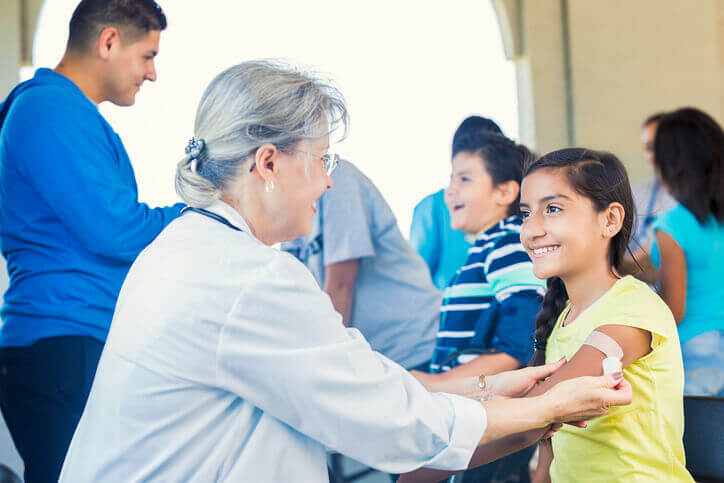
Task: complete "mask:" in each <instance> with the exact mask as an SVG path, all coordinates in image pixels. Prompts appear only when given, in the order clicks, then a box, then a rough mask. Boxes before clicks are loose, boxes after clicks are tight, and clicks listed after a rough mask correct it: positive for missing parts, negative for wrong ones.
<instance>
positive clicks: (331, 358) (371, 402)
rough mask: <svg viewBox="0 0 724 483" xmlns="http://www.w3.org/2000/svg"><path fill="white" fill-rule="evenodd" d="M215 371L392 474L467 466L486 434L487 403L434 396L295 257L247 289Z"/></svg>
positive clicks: (278, 413)
mask: <svg viewBox="0 0 724 483" xmlns="http://www.w3.org/2000/svg"><path fill="white" fill-rule="evenodd" d="M216 371H217V384H218V385H219V386H221V387H223V388H225V389H226V390H229V391H231V392H233V393H235V394H238V395H239V396H240V397H242V398H244V399H245V400H246V401H248V402H250V403H252V404H254V405H255V406H257V407H259V408H260V409H262V410H263V411H265V412H266V413H267V414H269V415H271V416H273V417H275V418H277V419H279V420H280V421H282V422H284V423H286V424H288V425H289V426H291V427H293V428H294V429H296V430H297V431H299V432H301V433H303V434H305V435H307V436H308V437H310V438H312V439H314V440H316V441H318V442H319V443H321V444H323V445H324V446H326V447H327V448H328V449H330V450H334V451H337V452H340V453H342V454H345V455H348V456H350V457H352V458H354V459H356V460H358V461H360V462H362V463H364V464H366V465H368V466H371V467H374V468H377V469H380V470H382V471H386V472H391V473H403V472H407V471H411V470H414V469H416V468H419V467H422V466H427V467H432V468H438V469H446V470H460V469H463V468H466V467H467V465H468V463H469V461H470V458H471V456H472V453H473V451H474V449H475V447H476V445H477V443H478V442H479V440H480V438H481V437H482V435H483V432H484V431H485V426H486V415H485V410H484V408H483V406H482V405H481V404H480V403H478V402H477V401H474V400H470V399H465V398H462V397H458V396H453V395H446V394H430V393H428V392H427V391H426V390H425V389H424V387H423V386H422V385H421V384H420V383H419V382H417V381H416V380H415V379H414V378H413V377H412V376H411V375H410V374H409V373H408V372H407V371H405V370H404V369H403V368H402V367H401V366H399V365H397V364H395V363H394V362H392V361H390V360H389V359H387V358H385V357H384V356H382V355H381V354H379V353H376V352H374V351H372V349H371V348H370V346H369V344H368V343H367V341H366V340H365V339H364V337H363V336H362V335H361V334H360V333H359V331H357V330H356V329H345V328H344V327H343V325H342V319H341V316H340V315H339V314H337V313H336V312H334V308H333V307H332V304H331V302H330V300H329V297H328V296H327V295H326V294H325V293H324V292H322V291H321V290H320V289H319V288H318V286H317V284H316V283H315V281H314V278H313V277H312V275H311V274H310V273H309V271H308V270H307V269H306V268H305V267H304V266H303V265H302V264H301V263H299V262H298V261H297V260H295V259H294V258H293V257H291V256H290V255H288V254H286V253H279V256H278V257H275V258H274V260H273V261H272V262H270V263H268V264H267V265H266V266H264V267H263V268H262V269H260V270H259V272H258V273H257V275H256V277H255V278H254V281H253V282H251V283H250V284H248V285H246V286H245V287H244V288H243V289H242V290H241V292H240V294H239V296H238V298H237V300H236V301H235V303H234V306H233V308H232V309H231V311H230V313H229V315H228V317H227V320H226V322H225V325H224V327H223V329H222V331H221V334H220V336H219V344H218V355H217V368H216Z"/></svg>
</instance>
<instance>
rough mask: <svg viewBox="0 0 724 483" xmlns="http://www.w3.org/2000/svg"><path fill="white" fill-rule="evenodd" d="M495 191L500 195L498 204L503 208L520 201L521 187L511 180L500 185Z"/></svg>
mask: <svg viewBox="0 0 724 483" xmlns="http://www.w3.org/2000/svg"><path fill="white" fill-rule="evenodd" d="M495 190H496V192H497V193H498V204H500V205H501V206H510V205H512V204H513V203H515V202H516V200H517V199H518V195H519V194H520V185H519V184H518V182H516V181H513V180H512V179H511V180H508V181H503V182H502V183H500V184H498V186H496V187H495Z"/></svg>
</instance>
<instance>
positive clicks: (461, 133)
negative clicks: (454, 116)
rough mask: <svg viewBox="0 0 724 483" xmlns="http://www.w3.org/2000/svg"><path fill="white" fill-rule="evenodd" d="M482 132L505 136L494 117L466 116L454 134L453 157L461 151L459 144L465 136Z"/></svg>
mask: <svg viewBox="0 0 724 483" xmlns="http://www.w3.org/2000/svg"><path fill="white" fill-rule="evenodd" d="M481 132H484V133H488V134H497V135H498V136H503V131H502V130H501V129H500V126H498V125H497V124H496V123H495V121H493V120H492V119H488V118H487V117H482V116H469V117H466V118H465V119H464V120H463V122H461V123H460V125H459V126H458V128H457V129H456V130H455V134H453V141H452V157H453V158H454V157H455V155H456V154H457V153H459V152H460V151H461V149H460V146H459V144H460V141H461V140H462V139H463V138H466V137H468V136H470V135H471V134H478V133H481Z"/></svg>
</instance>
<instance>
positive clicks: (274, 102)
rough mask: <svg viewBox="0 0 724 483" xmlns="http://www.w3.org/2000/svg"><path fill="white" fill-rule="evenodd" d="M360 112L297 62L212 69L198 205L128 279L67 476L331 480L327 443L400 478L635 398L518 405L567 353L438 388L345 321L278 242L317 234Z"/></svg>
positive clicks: (570, 395)
mask: <svg viewBox="0 0 724 483" xmlns="http://www.w3.org/2000/svg"><path fill="white" fill-rule="evenodd" d="M346 124H347V113H346V109H345V104H344V101H343V99H342V96H341V95H340V93H339V92H338V91H337V90H336V89H334V88H333V87H331V86H329V85H327V84H325V83H324V82H322V81H320V80H317V79H315V78H313V77H312V76H310V75H306V74H303V73H300V72H297V71H295V70H294V69H291V68H288V67H285V66H281V65H278V64H274V63H271V62H265V61H255V62H245V63H242V64H239V65H236V66H234V67H231V68H230V69H228V70H226V71H224V72H222V73H221V74H220V75H219V76H217V77H216V78H215V79H214V80H213V81H212V83H211V85H210V86H209V87H208V88H207V89H206V92H205V93H204V95H203V98H202V99H201V102H200V104H199V108H198V113H197V116H196V124H195V128H194V131H195V138H194V139H192V141H191V142H190V143H189V146H188V148H187V156H186V157H184V159H183V160H182V161H181V162H180V163H179V166H178V171H177V176H176V187H177V191H178V193H179V194H180V195H181V197H182V198H183V199H184V201H186V202H187V203H188V205H189V208H188V209H187V211H188V212H187V213H186V214H185V215H183V216H181V217H180V218H179V219H178V220H176V221H174V222H173V223H171V224H170V225H169V226H168V227H167V228H166V229H165V230H164V231H163V232H162V233H161V234H160V235H159V236H158V238H157V239H156V240H155V241H154V242H153V243H152V244H151V245H150V246H149V247H148V248H147V249H146V250H144V252H143V253H141V255H140V256H139V257H138V259H137V260H136V262H135V263H134V264H133V267H132V268H131V270H130V272H129V274H128V277H127V278H126V281H125V283H124V285H123V289H122V291H121V295H120V298H119V300H118V304H117V306H116V312H115V316H114V319H113V323H112V326H111V330H110V334H109V336H108V342H107V343H106V346H105V350H104V352H103V356H102V358H101V362H100V365H99V367H98V372H97V374H96V378H95V382H94V385H93V389H92V391H91V395H90V398H89V400H88V404H87V406H86V409H85V412H84V414H83V417H82V419H81V422H80V424H79V426H78V429H77V430H76V433H75V436H74V438H73V442H72V443H71V446H70V449H69V451H68V455H67V457H66V461H65V465H64V468H63V472H62V475H61V480H63V481H72V482H79V481H146V480H163V481H204V482H205V481H218V480H228V481H263V482H271V481H283V482H287V481H310V482H318V481H326V480H327V472H326V468H325V451H326V450H327V449H330V450H334V451H338V452H340V453H343V454H346V455H349V456H351V457H353V458H355V459H357V460H359V461H361V462H363V463H365V464H367V465H369V466H372V467H375V468H379V469H382V470H384V471H388V472H396V473H401V472H406V471H410V470H413V469H415V468H419V467H421V466H431V467H435V468H440V469H446V470H458V469H462V468H465V467H466V466H467V465H468V462H469V461H470V459H471V456H472V454H473V452H474V450H475V449H476V447H478V446H480V445H481V444H483V443H489V442H491V441H493V440H496V439H499V438H502V437H505V436H506V435H510V434H513V433H517V432H521V431H526V430H531V429H534V428H546V427H550V426H551V425H552V424H554V423H557V422H561V421H567V420H580V419H585V418H589V417H593V416H596V415H599V414H602V413H603V412H605V408H607V407H608V406H609V405H610V404H627V403H628V402H630V399H631V392H630V386H628V385H627V384H626V383H625V382H624V383H623V384H622V385H621V386H620V387H623V389H618V390H615V389H612V387H613V386H614V385H615V384H616V383H617V381H616V380H614V378H613V377H611V376H606V377H601V378H588V379H576V380H571V381H567V382H565V383H561V384H560V385H558V386H556V387H554V388H553V389H551V390H550V391H549V392H548V393H546V394H544V395H542V396H539V397H536V398H521V399H507V398H510V397H515V396H522V395H524V394H525V393H526V392H527V391H528V390H529V389H530V388H531V387H532V386H533V385H535V383H536V381H537V380H539V379H542V378H544V377H546V376H547V375H549V374H551V373H552V372H553V371H554V370H555V369H557V368H558V367H559V366H560V364H558V365H549V366H542V367H538V368H531V369H524V370H521V371H516V372H510V373H503V374H501V375H498V376H493V377H489V378H487V379H482V378H481V379H480V381H482V382H479V379H478V378H474V379H473V380H461V381H459V382H458V384H453V386H452V387H451V388H450V390H452V391H455V392H460V393H464V394H465V395H467V396H470V397H463V396H455V395H449V394H444V393H431V392H428V391H426V390H425V388H424V387H423V386H422V385H421V384H420V383H418V382H417V381H416V380H415V379H414V378H413V377H412V376H410V375H409V374H408V373H407V372H406V371H405V370H404V369H402V368H401V367H400V366H398V365H397V364H395V363H393V362H391V361H389V360H388V359H386V358H385V357H383V356H381V355H380V354H377V353H375V352H373V351H372V350H371V349H370V347H369V345H368V344H367V342H366V341H365V340H364V338H363V337H362V336H361V335H360V334H359V332H357V331H356V330H355V329H345V328H344V327H343V325H342V322H341V319H340V316H339V314H337V313H335V311H334V309H333V307H332V304H331V303H330V300H329V298H328V297H327V296H326V295H325V294H324V293H323V292H322V291H321V290H320V289H319V287H318V285H317V284H316V282H315V280H314V278H313V277H312V275H311V274H310V273H309V272H308V271H307V269H306V268H305V267H304V266H303V265H302V264H301V263H300V262H299V261H297V260H296V259H295V258H293V257H292V256H291V255H289V254H286V253H283V252H280V251H277V250H275V249H274V248H272V247H271V245H273V244H275V243H277V242H281V241H283V240H290V239H293V238H296V237H299V236H302V235H304V234H306V233H308V232H309V230H310V228H311V222H312V217H313V215H314V211H315V208H314V205H315V202H316V200H317V199H318V198H319V197H320V196H321V195H322V193H323V192H324V191H325V190H327V189H329V188H331V187H332V185H333V181H332V178H331V177H330V174H331V172H332V171H333V169H334V167H335V161H336V158H335V157H334V156H331V155H329V154H328V153H327V150H328V148H329V134H330V132H331V131H333V130H334V129H335V128H336V127H337V126H342V127H346ZM481 398H483V399H485V401H483V402H481V401H480V400H481ZM495 456H496V455H491V458H492V457H495Z"/></svg>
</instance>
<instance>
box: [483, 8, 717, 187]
mask: <svg viewBox="0 0 724 483" xmlns="http://www.w3.org/2000/svg"><path fill="white" fill-rule="evenodd" d="M492 1H493V5H494V6H495V8H496V12H497V13H498V20H499V23H500V25H501V34H502V37H503V42H504V44H505V51H506V55H507V56H508V58H509V59H511V60H513V61H514V62H515V63H516V66H517V73H518V103H519V107H518V110H519V113H520V133H521V141H522V142H524V143H526V144H528V145H529V146H530V147H532V148H534V149H536V150H537V151H538V152H545V151H549V150H552V149H556V148H559V147H564V146H568V145H577V146H585V147H590V148H594V149H605V150H609V151H612V152H614V153H615V154H617V155H618V156H619V157H620V158H621V159H622V161H623V162H624V163H625V164H626V166H627V168H628V170H629V174H630V176H631V178H632V180H634V181H636V180H639V179H642V178H644V177H648V176H650V175H651V173H650V171H649V168H648V167H647V166H646V165H645V163H643V162H642V157H641V148H640V146H639V136H640V132H639V130H640V125H641V122H642V121H643V119H644V118H645V117H647V116H648V115H649V114H651V113H653V112H657V111H661V110H670V109H674V108H677V107H682V106H694V107H698V108H700V109H702V110H704V111H706V112H708V113H709V114H711V115H712V116H714V117H715V118H716V119H717V120H718V121H719V122H720V123H721V122H722V120H723V119H724V0H697V1H696V2H681V1H679V0H636V1H631V0H606V1H600V0H492Z"/></svg>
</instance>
